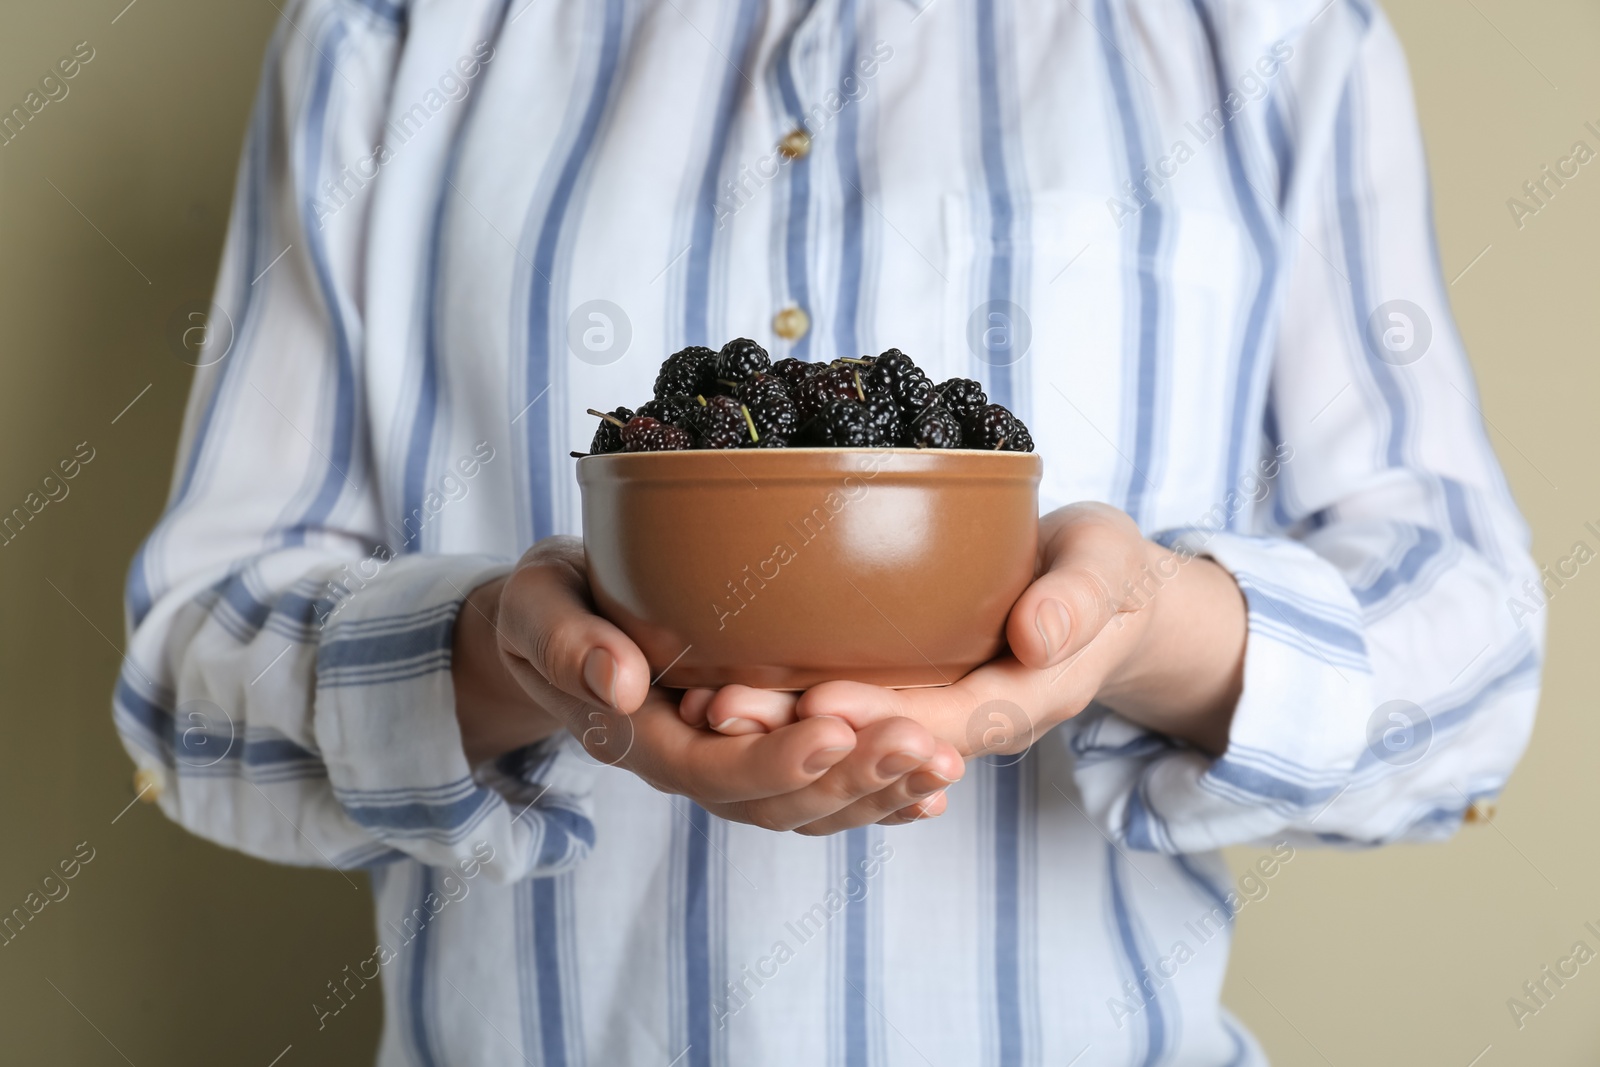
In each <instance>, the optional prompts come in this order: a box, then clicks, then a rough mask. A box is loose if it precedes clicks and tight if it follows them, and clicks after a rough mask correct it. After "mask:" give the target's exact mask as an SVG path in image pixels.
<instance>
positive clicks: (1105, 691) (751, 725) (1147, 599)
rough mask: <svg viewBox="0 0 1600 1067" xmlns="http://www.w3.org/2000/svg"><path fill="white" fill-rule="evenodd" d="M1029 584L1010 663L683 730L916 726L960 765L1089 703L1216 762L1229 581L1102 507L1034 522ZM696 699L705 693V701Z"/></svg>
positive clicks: (1233, 647) (1236, 660) (1232, 612)
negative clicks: (891, 721) (946, 680)
mask: <svg viewBox="0 0 1600 1067" xmlns="http://www.w3.org/2000/svg"><path fill="white" fill-rule="evenodd" d="M1040 565H1041V566H1040V570H1041V574H1040V577H1039V578H1038V579H1037V580H1035V581H1034V583H1033V584H1032V585H1030V586H1029V587H1028V589H1027V590H1026V591H1025V592H1024V593H1023V594H1022V596H1021V597H1020V598H1019V599H1018V600H1017V603H1016V604H1015V606H1013V608H1012V609H1011V615H1010V617H1009V619H1008V620H1007V624H1006V637H1007V640H1008V642H1009V643H1010V646H1011V652H1010V654H1009V655H1005V656H1002V657H1000V658H999V659H996V660H994V661H993V662H991V663H988V664H985V665H984V666H982V667H979V668H978V669H977V670H975V671H973V672H972V673H971V674H968V675H967V676H966V677H964V678H961V679H959V680H956V681H954V683H953V684H952V685H948V686H944V687H942V688H937V689H883V688H880V687H877V686H872V685H864V684H862V683H859V682H827V683H825V684H823V685H819V686H816V687H815V688H813V689H810V690H808V691H807V692H806V693H804V694H802V695H800V696H798V697H796V696H794V695H793V694H783V693H767V692H762V691H760V690H754V689H748V688H745V687H743V686H729V687H727V688H725V689H722V690H719V691H718V692H716V693H715V694H710V693H709V691H705V690H701V691H697V692H694V693H691V694H690V695H689V696H687V697H686V698H685V700H684V710H685V713H686V714H687V713H689V712H690V711H691V710H692V711H693V715H692V716H691V721H700V720H703V721H706V722H708V723H710V724H711V725H712V726H713V727H715V728H716V729H718V730H720V731H722V732H724V733H731V734H736V735H740V736H743V735H747V734H752V733H755V732H758V731H761V730H767V729H772V728H774V727H776V726H779V725H780V724H782V723H784V722H787V721H790V720H791V719H798V720H799V721H802V722H804V721H807V720H810V719H815V718H819V717H822V718H834V717H837V718H840V719H843V720H845V721H846V722H848V723H849V724H850V725H852V726H854V727H856V728H857V729H864V728H866V727H869V726H870V725H872V724H873V723H876V722H879V721H882V720H884V719H886V718H896V717H903V718H909V719H914V720H915V721H917V722H919V723H922V724H923V725H924V726H926V727H927V728H928V729H929V730H930V731H932V733H933V734H934V736H935V737H938V738H940V739H941V740H943V741H945V742H946V743H948V744H951V745H953V746H955V748H956V749H957V750H958V751H959V752H960V753H961V754H962V755H963V756H966V757H973V756H980V755H985V754H988V753H1014V752H1020V751H1022V750H1023V749H1025V748H1027V747H1028V746H1029V745H1031V744H1032V743H1033V742H1034V741H1035V740H1037V739H1038V738H1039V737H1040V736H1042V735H1043V734H1044V733H1045V732H1046V731H1047V730H1049V729H1050V728H1051V727H1053V726H1056V725H1058V724H1059V723H1061V722H1064V721H1065V720H1067V719H1069V718H1071V717H1072V716H1074V715H1076V714H1077V713H1078V712H1080V711H1082V710H1083V709H1084V708H1085V707H1086V706H1087V705H1088V704H1089V702H1090V701H1093V700H1098V701H1100V702H1101V703H1104V704H1106V705H1109V706H1110V707H1112V708H1115V709H1116V710H1117V711H1118V712H1120V713H1121V714H1123V715H1124V716H1125V717H1127V718H1129V719H1131V720H1133V721H1134V722H1137V723H1139V724H1140V725H1143V726H1146V727H1148V728H1150V729H1152V730H1158V731H1160V732H1162V733H1165V734H1168V735H1170V736H1173V737H1178V738H1182V739H1184V740H1186V741H1189V742H1190V743H1192V744H1194V745H1195V746H1197V747H1199V748H1201V749H1203V750H1205V751H1207V752H1211V753H1213V754H1217V753H1220V752H1222V750H1223V749H1224V748H1226V746H1227V738H1228V727H1229V724H1230V723H1231V721H1232V717H1233V708H1234V705H1235V704H1236V703H1237V702H1238V699H1239V692H1240V688H1241V685H1242V679H1243V666H1244V648H1245V635H1246V617H1245V606H1244V598H1243V595H1242V594H1241V593H1240V592H1239V588H1238V586H1237V585H1236V584H1235V583H1234V581H1233V578H1232V577H1231V576H1230V575H1229V574H1228V573H1227V572H1226V571H1224V570H1223V569H1222V568H1221V567H1220V566H1218V565H1217V564H1216V563H1214V562H1212V561H1211V560H1208V559H1204V558H1202V557H1184V556H1179V555H1177V554H1174V553H1172V552H1170V551H1168V550H1167V549H1165V548H1162V547H1161V546H1160V545H1157V544H1155V543H1153V542H1150V541H1146V540H1145V539H1144V538H1143V537H1142V536H1141V535H1140V533H1139V530H1138V528H1137V527H1136V526H1135V525H1134V523H1133V520H1132V519H1130V518H1128V516H1127V515H1125V514H1123V513H1122V512H1121V511H1118V510H1117V509H1115V508H1112V507H1109V506H1107V505H1104V504H1074V505H1072V506H1070V507H1065V508H1061V509H1060V510H1057V511H1054V512H1052V513H1050V514H1049V515H1047V516H1045V517H1044V518H1043V520H1041V529H1040ZM702 694H703V695H702Z"/></svg>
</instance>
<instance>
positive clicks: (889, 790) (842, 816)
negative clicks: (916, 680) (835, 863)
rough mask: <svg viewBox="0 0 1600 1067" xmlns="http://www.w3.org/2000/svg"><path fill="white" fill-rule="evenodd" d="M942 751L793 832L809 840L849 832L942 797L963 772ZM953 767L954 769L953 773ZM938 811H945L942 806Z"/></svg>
mask: <svg viewBox="0 0 1600 1067" xmlns="http://www.w3.org/2000/svg"><path fill="white" fill-rule="evenodd" d="M942 750H943V751H942V752H941V753H937V754H935V756H934V758H933V759H930V760H929V761H928V762H927V763H925V764H923V765H922V767H921V768H919V769H918V770H915V771H912V772H911V773H910V774H908V775H906V776H905V777H903V778H901V779H899V780H898V781H895V782H893V783H891V784H890V785H888V786H885V787H884V788H882V789H880V790H878V791H877V792H876V793H872V794H870V795H868V796H865V797H862V798H861V799H860V800H857V801H855V802H854V803H852V804H849V805H847V806H845V807H843V808H841V809H839V810H838V811H836V812H834V813H833V814H831V815H826V816H823V817H822V818H820V819H817V820H815V821H813V822H810V823H807V824H805V825H804V826H799V827H796V828H795V832H796V833H800V834H805V835H806V836H808V837H816V836H821V835H824V834H836V833H839V832H840V831H843V830H852V829H854V828H856V827H857V826H867V825H870V824H872V823H875V822H882V821H883V820H884V819H887V818H890V817H892V816H893V815H894V814H895V813H896V812H899V811H904V810H906V809H907V808H911V809H915V808H917V807H918V806H919V805H922V804H926V803H929V802H931V801H932V800H933V798H934V797H935V796H939V795H942V794H943V792H944V791H945V790H946V789H948V788H949V787H950V786H951V785H953V784H954V783H955V781H956V780H957V779H959V778H960V776H961V774H962V772H963V771H964V769H965V764H964V763H962V761H961V758H960V757H959V756H957V755H956V753H955V749H953V748H952V747H951V746H949V745H943V746H942ZM952 765H953V766H954V768H955V769H954V770H953V771H952V770H951V766H952ZM938 810H940V811H943V810H944V808H943V805H942V804H941V805H940V806H939V808H938Z"/></svg>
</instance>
